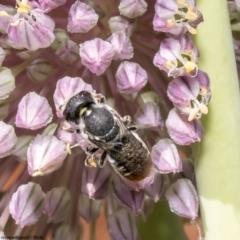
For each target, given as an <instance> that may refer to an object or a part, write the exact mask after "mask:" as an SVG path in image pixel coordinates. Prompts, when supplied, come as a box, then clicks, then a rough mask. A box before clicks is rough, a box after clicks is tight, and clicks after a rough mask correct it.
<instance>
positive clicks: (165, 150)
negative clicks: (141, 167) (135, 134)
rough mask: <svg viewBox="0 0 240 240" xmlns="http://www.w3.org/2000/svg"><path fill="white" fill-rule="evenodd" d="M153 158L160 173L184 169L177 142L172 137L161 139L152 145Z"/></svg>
mask: <svg viewBox="0 0 240 240" xmlns="http://www.w3.org/2000/svg"><path fill="white" fill-rule="evenodd" d="M151 157H152V160H153V162H154V164H155V166H156V168H157V170H158V171H159V172H160V173H170V172H173V173H176V172H181V171H182V161H181V159H180V156H179V154H178V151H177V148H176V146H175V144H174V143H173V142H172V141H171V140H170V139H167V138H165V139H161V140H160V141H158V143H157V144H155V145H154V146H153V147H152V151H151Z"/></svg>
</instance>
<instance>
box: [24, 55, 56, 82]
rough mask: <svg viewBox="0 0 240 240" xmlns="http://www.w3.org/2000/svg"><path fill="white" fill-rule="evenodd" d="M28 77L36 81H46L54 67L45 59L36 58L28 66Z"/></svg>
mask: <svg viewBox="0 0 240 240" xmlns="http://www.w3.org/2000/svg"><path fill="white" fill-rule="evenodd" d="M26 70H27V75H28V77H29V78H30V79H31V80H32V81H33V82H36V83H39V82H44V81H45V80H46V79H47V78H48V77H49V76H50V74H51V72H52V70H53V67H52V65H51V63H50V62H48V61H47V60H45V59H36V60H34V61H32V62H31V64H30V65H29V66H27V68H26Z"/></svg>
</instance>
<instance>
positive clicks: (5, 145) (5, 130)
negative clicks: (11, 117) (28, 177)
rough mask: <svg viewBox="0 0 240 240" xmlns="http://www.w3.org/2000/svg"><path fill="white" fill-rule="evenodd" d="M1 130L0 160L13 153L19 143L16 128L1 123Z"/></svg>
mask: <svg viewBox="0 0 240 240" xmlns="http://www.w3.org/2000/svg"><path fill="white" fill-rule="evenodd" d="M0 129H1V134H0V158H3V157H6V156H8V155H10V154H11V153H12V150H13V148H14V146H15V145H16V143H17V136H16V134H15V130H14V128H13V127H12V126H11V125H8V124H6V123H4V122H2V121H0Z"/></svg>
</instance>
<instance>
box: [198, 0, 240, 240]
mask: <svg viewBox="0 0 240 240" xmlns="http://www.w3.org/2000/svg"><path fill="white" fill-rule="evenodd" d="M198 6H199V9H201V11H202V13H203V16H204V23H202V24H200V25H199V27H198V34H197V36H196V41H195V42H196V45H197V47H198V49H199V51H200V53H201V59H200V65H199V68H200V69H202V70H203V71H206V72H207V73H208V74H209V76H210V79H211V89H212V95H213V97H212V100H211V103H210V106H209V114H208V116H206V117H205V118H203V124H204V127H205V135H204V137H203V140H202V141H201V143H200V145H199V146H198V150H197V151H196V177H197V185H198V191H199V195H200V209H201V217H202V222H203V228H204V233H205V238H204V239H205V240H213V239H217V240H221V239H223V240H226V239H231V240H239V238H240V98H239V85H238V77H237V71H236V63H235V56H234V50H233V41H232V35H231V28H230V23H229V16H228V10H227V1H226V0H210V1H209V0H198Z"/></svg>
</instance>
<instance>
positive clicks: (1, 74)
mask: <svg viewBox="0 0 240 240" xmlns="http://www.w3.org/2000/svg"><path fill="white" fill-rule="evenodd" d="M0 66H1V64H0ZM0 88H1V91H0V99H5V98H8V96H9V94H10V93H11V92H12V91H13V90H14V89H15V78H14V76H13V75H12V72H11V70H10V69H9V68H5V67H1V68H0Z"/></svg>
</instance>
